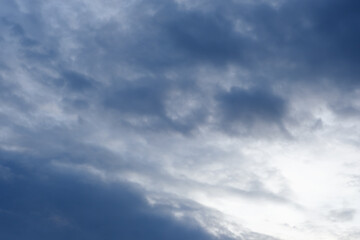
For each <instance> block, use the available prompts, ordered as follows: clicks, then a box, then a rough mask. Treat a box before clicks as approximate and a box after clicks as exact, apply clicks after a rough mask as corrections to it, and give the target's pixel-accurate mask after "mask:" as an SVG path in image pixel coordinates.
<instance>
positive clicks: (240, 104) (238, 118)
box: [217, 87, 286, 129]
mask: <svg viewBox="0 0 360 240" xmlns="http://www.w3.org/2000/svg"><path fill="white" fill-rule="evenodd" d="M217 101H218V108H219V112H220V113H221V124H222V125H223V127H224V128H225V129H226V128H227V127H228V125H234V124H241V125H243V126H245V127H248V128H251V127H253V126H256V124H257V123H259V122H260V123H265V124H269V125H273V124H275V125H281V122H282V119H283V117H284V116H285V114H286V102H285V100H284V99H282V98H281V97H279V96H276V95H274V94H273V93H271V92H270V91H268V90H262V89H241V88H238V87H233V88H231V89H230V91H227V92H222V93H220V94H219V95H218V96H217Z"/></svg>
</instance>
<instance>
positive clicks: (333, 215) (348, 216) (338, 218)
mask: <svg viewBox="0 0 360 240" xmlns="http://www.w3.org/2000/svg"><path fill="white" fill-rule="evenodd" d="M355 214H356V210H355V209H351V208H345V209H337V210H332V211H330V213H329V218H330V220H331V221H334V222H348V221H351V220H353V218H354V217H355Z"/></svg>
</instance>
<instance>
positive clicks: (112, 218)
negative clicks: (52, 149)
mask: <svg viewBox="0 0 360 240" xmlns="http://www.w3.org/2000/svg"><path fill="white" fill-rule="evenodd" d="M13 158H18V156H16V155H12V154H7V153H6V152H2V153H1V164H2V165H1V169H5V170H6V171H8V176H7V177H6V178H5V179H1V180H0V187H1V190H2V196H1V198H0V204H1V208H0V223H1V224H0V226H1V227H0V232H1V233H0V236H1V238H3V239H19V240H20V239H31V240H32V239H34V240H35V239H49V238H51V239H64V238H66V239H119V238H121V239H199V240H200V239H214V238H213V237H211V236H210V235H209V234H207V233H205V232H204V231H203V230H201V229H200V228H199V227H194V226H191V225H189V224H186V223H184V222H183V223H179V222H178V221H177V220H175V219H173V218H172V217H170V216H166V215H164V214H163V213H161V212H159V211H158V210H156V209H152V208H151V207H149V205H148V204H147V203H146V201H145V200H144V199H143V198H142V197H141V196H140V195H139V193H138V192H137V191H135V190H133V189H131V187H129V186H126V185H123V184H106V183H99V182H98V181H96V179H92V178H89V177H86V176H81V175H80V176H79V175H77V174H76V173H75V172H74V173H64V172H61V171H57V170H54V169H52V168H51V167H49V166H48V167H45V166H42V167H41V168H38V166H37V167H36V168H34V167H33V166H31V164H29V163H24V164H19V162H18V161H19V159H16V160H14V159H13ZM14 161H15V162H14ZM24 161H37V160H36V159H24ZM2 176H4V172H3V171H2Z"/></svg>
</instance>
